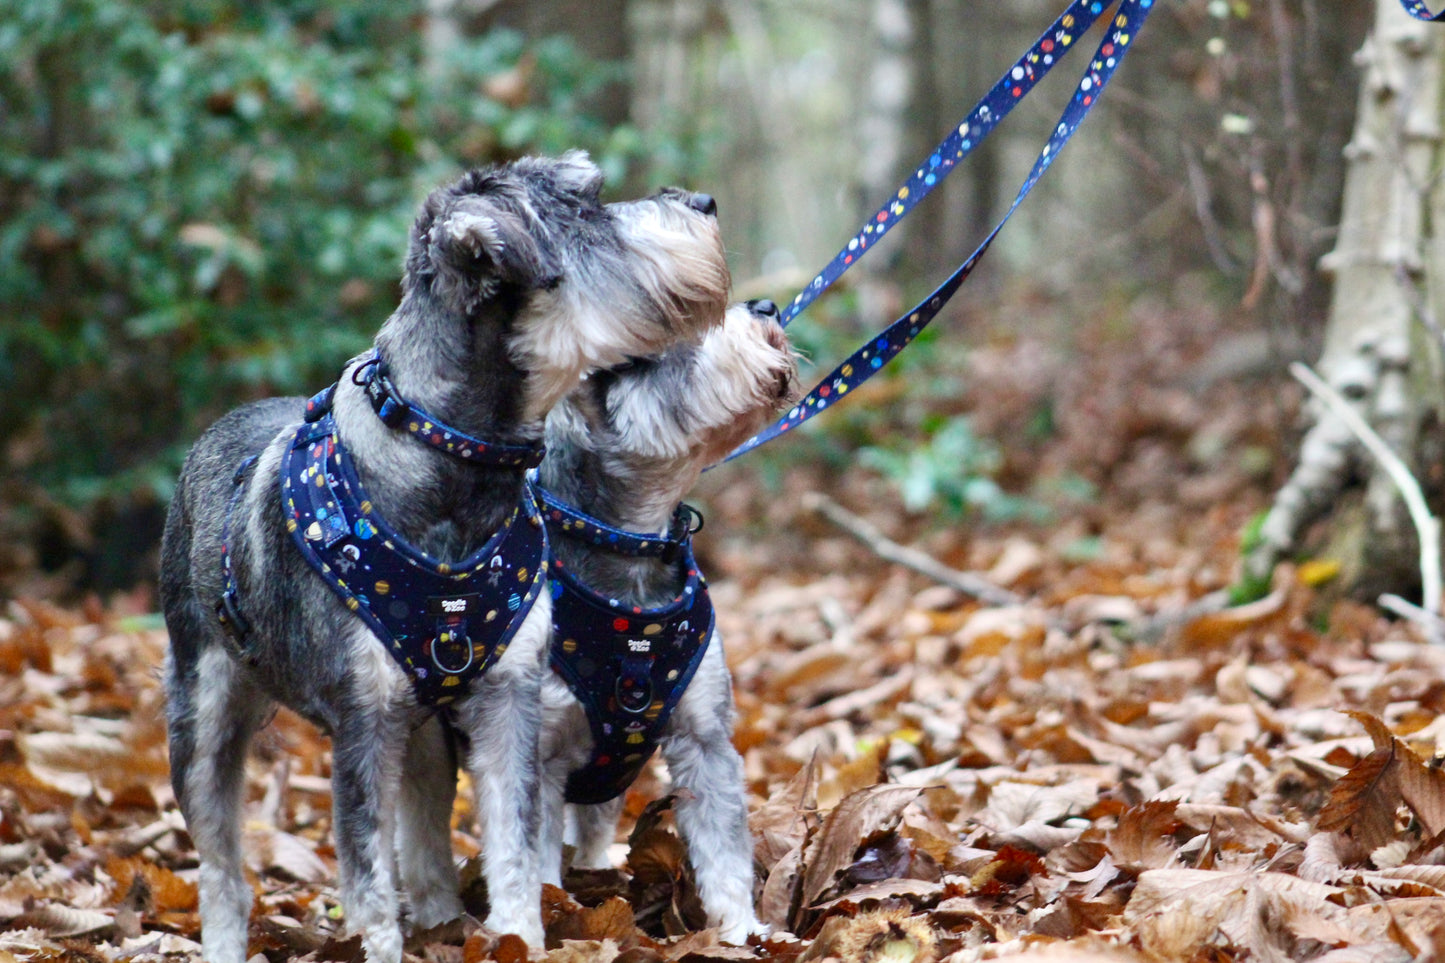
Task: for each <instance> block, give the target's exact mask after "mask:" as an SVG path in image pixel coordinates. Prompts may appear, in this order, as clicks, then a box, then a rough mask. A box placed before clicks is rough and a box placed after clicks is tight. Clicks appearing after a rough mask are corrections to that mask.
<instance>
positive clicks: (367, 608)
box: [281, 413, 548, 705]
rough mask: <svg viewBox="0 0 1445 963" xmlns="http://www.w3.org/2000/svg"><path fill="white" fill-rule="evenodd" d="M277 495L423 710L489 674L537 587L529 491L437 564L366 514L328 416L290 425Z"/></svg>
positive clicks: (304, 546)
mask: <svg viewBox="0 0 1445 963" xmlns="http://www.w3.org/2000/svg"><path fill="white" fill-rule="evenodd" d="M281 494H282V502H283V509H284V511H285V514H286V527H287V530H288V531H289V532H290V533H291V536H292V540H293V542H294V543H295V545H296V547H297V549H298V550H299V551H300V552H301V555H302V557H303V558H305V559H306V561H307V563H308V564H310V565H311V567H312V568H313V569H315V570H316V572H317V573H319V574H320V575H321V577H322V579H323V580H324V581H325V582H326V584H327V586H328V587H330V588H331V590H332V591H334V592H335V593H336V594H337V595H338V596H339V597H340V598H341V599H342V601H343V602H344V603H345V604H346V607H347V608H348V609H350V610H351V611H352V612H354V613H355V614H356V615H357V616H358V617H360V618H361V619H362V620H363V621H365V622H366V623H367V625H368V626H369V627H370V628H371V629H372V631H374V632H375V633H376V634H377V635H378V636H379V637H380V638H381V639H382V641H383V642H384V643H385V644H386V647H387V651H388V652H389V653H390V654H391V656H392V657H393V658H394V659H396V661H397V662H398V663H399V664H400V665H401V666H402V668H403V669H404V670H406V672H407V675H408V676H409V677H410V678H411V681H412V684H413V686H414V687H415V688H416V692H417V698H418V701H420V702H422V703H424V704H428V705H445V704H447V703H449V702H451V701H452V700H453V699H455V698H456V697H457V696H458V695H460V694H462V693H464V692H465V691H466V687H467V685H468V683H470V682H471V681H472V680H473V679H475V678H476V677H478V676H480V675H481V674H482V673H484V672H486V671H487V669H488V668H490V667H491V666H492V665H493V664H494V663H495V662H496V660H497V659H498V658H499V657H500V656H501V654H502V653H503V652H504V651H506V648H507V645H508V643H509V642H510V641H511V639H512V636H513V635H514V634H515V633H516V631H517V629H518V628H520V626H521V624H522V622H523V621H524V620H525V618H526V616H527V613H528V612H529V611H530V610H531V607H532V605H533V603H534V602H535V601H536V600H537V597H538V595H539V594H540V592H541V588H542V585H543V584H544V581H545V575H546V573H547V569H548V561H547V536H546V530H545V528H544V526H543V524H542V518H541V514H540V512H539V510H538V508H537V504H536V500H535V498H534V497H533V496H532V493H531V488H530V486H527V487H526V490H525V495H524V497H523V499H522V501H521V503H520V504H519V505H518V506H517V508H516V509H514V511H513V513H512V515H511V517H510V518H509V519H508V520H507V522H506V523H505V524H504V525H503V526H502V527H501V529H500V530H499V531H498V532H497V533H496V534H495V535H494V536H493V537H492V538H491V540H490V541H488V543H487V544H486V545H485V546H483V547H482V548H481V549H480V550H478V551H477V552H475V553H473V554H472V555H471V556H469V557H468V558H467V559H465V560H463V561H461V562H457V563H451V564H449V563H446V562H441V561H438V560H436V559H433V558H431V557H429V556H427V555H426V554H425V553H423V552H421V551H420V550H419V549H417V548H415V547H414V546H412V545H410V544H409V543H407V542H406V541H405V539H403V538H402V537H401V536H400V535H399V534H397V533H396V532H395V531H393V530H392V529H391V528H390V527H389V526H388V525H387V523H386V521H385V520H384V519H383V518H382V517H381V516H380V514H379V513H378V512H377V511H376V510H375V509H374V507H373V505H372V503H371V500H370V499H369V498H368V497H367V495H366V492H365V491H364V489H363V488H362V486H361V481H360V479H359V478H358V477H357V475H356V471H355V468H354V466H353V465H352V464H351V459H350V457H349V455H348V453H347V451H346V448H345V446H344V445H343V444H342V443H341V439H340V437H339V436H338V435H337V433H336V426H335V422H334V420H333V418H332V417H331V415H330V414H329V413H328V414H324V415H322V416H321V417H319V418H318V419H317V420H316V421H315V422H314V423H310V424H305V425H303V426H302V427H301V428H299V429H298V430H297V432H296V435H295V437H294V439H293V441H292V444H291V445H290V447H289V448H288V449H287V451H286V453H285V456H284V457H283V459H282V466H281Z"/></svg>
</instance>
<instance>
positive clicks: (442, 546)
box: [161, 153, 728, 963]
mask: <svg viewBox="0 0 1445 963" xmlns="http://www.w3.org/2000/svg"><path fill="white" fill-rule="evenodd" d="M600 185H601V174H600V173H599V172H598V170H597V168H596V167H595V166H594V165H593V164H592V163H591V161H590V160H588V159H587V157H586V155H585V154H581V153H571V154H567V155H564V156H563V157H561V158H559V159H551V160H549V159H538V158H526V159H523V160H520V161H517V162H515V163H512V164H509V165H506V166H503V167H498V168H493V169H489V170H483V171H474V172H471V173H469V174H467V175H466V176H464V177H463V178H461V180H459V181H458V182H457V183H455V184H453V185H451V186H450V187H446V188H442V189H439V190H437V191H435V192H433V193H432V194H431V195H430V196H429V197H428V198H427V199H426V201H425V203H424V204H423V205H422V208H421V213H420V215H419V216H418V217H417V220H416V222H415V224H414V225H413V227H412V230H411V236H410V245H409V252H408V255H407V260H406V271H405V276H404V279H403V285H402V291H403V293H402V298H401V302H400V305H399V306H398V307H397V309H396V311H395V312H394V313H393V314H392V316H391V317H390V318H389V319H388V320H387V322H386V324H385V325H384V326H383V327H382V328H381V330H380V332H379V333H378V335H377V337H376V345H377V347H378V348H380V349H381V351H382V352H383V354H384V356H385V357H386V359H387V361H388V362H389V364H390V366H391V369H392V377H393V379H394V381H395V384H396V386H397V388H398V390H399V391H400V392H401V393H402V394H403V395H404V396H405V397H407V398H408V399H409V400H411V401H413V402H414V403H417V404H419V405H421V406H423V407H425V408H427V409H428V410H429V411H431V412H433V413H434V414H436V415H437V416H438V417H439V418H441V419H442V420H444V421H446V422H448V423H449V424H452V425H454V426H455V427H457V428H459V429H461V430H462V431H465V432H467V433H469V434H473V435H478V436H482V437H485V438H489V439H493V440H496V441H500V442H508V443H514V444H515V443H519V442H524V441H535V440H538V439H539V438H540V437H541V435H542V432H543V418H544V417H545V415H546V412H547V411H548V410H549V409H550V408H551V407H552V405H553V404H554V403H555V402H556V401H557V400H559V399H560V398H561V397H562V395H563V394H565V392H566V391H567V390H569V389H570V388H571V386H573V385H575V384H576V383H577V381H578V379H579V378H580V377H581V376H582V375H583V374H585V373H586V372H587V371H588V370H590V369H592V368H594V367H596V366H602V365H613V364H617V363H619V362H620V361H622V360H623V359H624V358H626V357H628V356H631V355H636V354H640V353H646V352H655V351H658V350H661V349H662V348H663V347H665V346H666V345H669V344H672V343H674V342H676V341H678V340H679V339H684V340H685V339H688V338H695V337H697V336H700V334H701V332H702V330H703V329H704V328H705V327H706V326H707V325H709V324H713V323H715V321H716V316H717V314H718V313H719V312H721V310H722V305H723V304H724V303H725V299H726V297H727V285H728V278H727V268H726V262H725V259H724V256H723V250H722V244H721V240H720V238H719V236H718V233H717V224H716V220H715V218H713V217H711V216H708V215H706V214H704V213H702V212H700V211H699V210H697V209H695V208H693V207H691V206H689V203H688V201H689V195H684V194H680V193H677V192H669V193H665V194H662V195H658V196H656V197H653V198H648V199H644V200H640V201H634V202H629V203H626V204H614V205H607V206H604V205H602V204H601V203H600V202H599V200H598V190H599V188H600ZM659 238H662V239H664V241H665V243H666V244H667V245H668V246H669V249H670V250H671V251H672V252H673V254H674V255H675V256H672V255H664V256H661V257H660V256H659V254H658V247H659V244H660V243H663V242H661V241H659ZM356 363H357V359H353V361H352V363H351V364H349V365H348V366H347V370H346V373H345V374H344V375H343V376H342V378H341V380H340V387H339V388H338V390H337V393H336V398H335V404H334V412H335V417H336V422H337V425H338V430H339V431H340V433H341V436H342V437H343V439H344V440H345V442H346V444H347V446H348V447H349V449H350V450H351V451H352V453H353V455H354V459H355V464H356V468H357V471H358V474H359V475H360V476H361V479H362V481H363V484H364V485H365V486H366V488H367V489H368V491H369V493H370V495H371V497H372V500H373V503H374V506H375V511H376V512H378V513H379V514H380V515H382V516H383V517H384V518H386V519H387V521H388V522H389V523H390V524H391V526H392V527H393V528H395V529H396V530H397V531H399V532H400V533H402V534H403V535H404V537H405V538H406V539H407V540H408V541H410V542H411V543H412V544H414V545H415V546H417V547H418V548H420V549H421V550H422V551H424V552H426V553H427V554H429V555H431V556H432V557H435V558H439V559H461V558H464V557H465V556H467V555H468V554H470V553H471V552H472V551H474V550H475V549H477V548H478V547H480V546H481V545H482V544H483V543H485V541H486V540H487V539H488V538H489V537H490V536H491V535H492V533H493V532H494V530H495V529H496V528H497V526H498V525H499V524H500V523H501V522H502V521H503V520H504V519H505V518H506V517H507V516H508V514H509V513H510V512H511V511H512V509H513V507H514V506H515V505H516V503H517V500H518V498H519V497H520V495H521V492H522V486H523V476H522V473H521V471H520V469H518V470H511V469H502V468H490V467H482V466H477V465H463V464H460V463H459V462H456V461H455V460H453V459H450V458H448V457H447V456H445V455H443V454H440V453H438V452H435V451H433V450H431V449H430V448H427V447H426V446H424V445H421V444H418V443H417V442H416V441H415V440H414V439H412V438H410V437H408V436H405V435H404V434H401V433H397V432H393V431H392V430H390V429H388V428H387V427H385V425H383V424H382V423H381V421H380V420H379V419H378V418H377V417H376V416H375V414H374V413H373V412H372V411H371V408H370V405H369V404H368V403H367V401H366V400H365V398H364V396H363V395H362V389H361V388H359V387H357V386H356V385H355V384H353V383H352V381H351V379H350V377H349V375H350V373H351V370H352V368H353V367H354V366H355V364H356ZM302 412H303V399H300V398H288V399H276V400H271V401H264V402H260V403H257V404H252V405H248V406H245V407H243V408H239V409H237V410H236V411H233V412H231V413H230V414H228V415H226V416H225V417H223V418H221V419H220V420H219V421H218V422H216V424H215V425H213V426H212V427H211V428H210V429H209V430H208V431H207V432H206V433H205V434H204V435H203V436H202V438H201V439H200V440H199V441H198V442H197V443H196V445H195V447H194V448H193V449H192V451H191V453H190V455H189V457H188V458H187V460H186V465H185V468H184V469H183V471H182V475H181V479H180V483H179V485H178V488H177V493H176V497H175V500H174V502H173V504H172V506H171V509H170V513H169V515H168V518H167V523H166V531H165V537H164V542H163V546H162V563H161V601H162V604H163V607H164V610H165V615H166V624H167V627H168V628H169V630H170V634H171V648H170V653H169V656H168V659H167V669H166V684H167V694H168V700H169V701H168V708H167V724H168V729H169V734H170V744H171V778H172V781H173V784H174V786H175V790H176V796H177V799H178V800H179V801H180V803H181V807H182V811H183V813H184V815H185V817H186V820H187V824H188V826H189V827H190V830H191V834H192V836H193V838H194V839H195V842H196V848H197V851H198V853H199V855H200V859H201V874H200V875H201V918H202V942H203V946H204V953H205V956H206V958H207V959H208V960H210V961H211V963H241V961H243V960H244V959H245V956H246V950H247V946H246V922H247V918H248V916H249V911H250V905H251V892H250V888H249V886H248V885H247V884H246V883H245V881H244V879H243V877H242V875H241V857H240V842H239V832H240V825H239V824H240V816H241V806H242V798H241V793H242V788H243V787H242V778H241V776H242V766H243V763H244V757H245V751H246V747H247V744H248V742H249V739H250V737H251V735H252V734H253V733H254V731H255V730H256V728H257V727H258V726H259V725H260V724H261V722H262V720H263V719H264V718H265V715H266V712H267V710H268V707H269V706H270V705H271V703H272V701H273V700H275V701H279V702H282V703H284V704H286V705H288V706H290V707H291V708H293V709H295V710H296V711H297V712H299V713H300V714H302V715H303V716H305V717H306V718H308V719H310V720H311V721H313V722H314V723H316V724H317V725H318V726H320V727H322V728H323V729H324V730H325V731H327V732H328V733H329V734H330V735H331V736H332V739H333V748H334V763H333V778H332V790H333V798H334V805H335V817H334V820H333V825H334V831H335V834H336V851H337V856H338V862H339V866H340V876H341V880H340V883H341V894H342V903H343V906H344V908H345V910H346V913H347V918H348V923H349V925H350V928H351V929H352V930H354V931H359V932H360V933H361V935H362V939H363V945H364V946H365V948H366V952H367V956H368V958H369V959H371V960H377V961H386V963H394V961H397V960H399V959H400V957H401V929H400V924H399V916H400V912H401V905H402V899H401V896H400V895H399V892H398V886H399V884H403V885H406V886H409V887H413V888H414V891H413V893H412V894H411V897H412V911H413V913H414V916H415V918H416V920H417V921H418V922H421V923H424V924H431V923H437V922H442V921H443V920H442V919H441V918H439V917H445V916H446V915H448V914H453V915H454V914H455V913H456V912H459V911H460V904H459V903H458V902H457V900H456V895H455V880H456V876H455V870H454V868H453V867H452V865H451V863H450V858H449V857H450V853H449V839H448V840H447V842H446V843H443V844H438V843H436V842H433V843H432V844H431V845H430V846H428V847H427V848H426V850H425V852H417V851H416V850H415V849H414V848H413V847H412V844H413V843H414V842H415V841H416V840H417V839H419V838H423V837H430V838H432V839H433V840H434V837H435V835H436V830H437V828H438V827H440V826H445V824H446V823H445V818H446V817H445V816H441V817H438V814H437V809H436V807H437V805H438V801H437V797H440V805H444V806H446V812H448V813H449V811H450V802H451V796H452V794H454V792H455V783H454V780H453V779H451V776H450V774H451V773H453V772H454V770H453V769H452V768H451V767H450V766H449V765H448V763H449V762H450V760H451V755H450V754H451V750H450V749H449V748H448V747H447V746H446V745H445V744H444V743H439V742H438V741H437V740H436V738H435V736H434V734H428V733H426V732H425V731H423V732H420V733H418V734H417V735H416V736H415V737H412V735H411V734H412V733H413V731H414V730H415V729H416V728H417V726H418V724H419V723H420V722H422V721H423V720H424V719H425V718H426V712H425V710H423V709H422V708H420V707H418V705H417V702H416V698H415V694H414V693H413V691H412V689H411V686H410V685H409V684H408V683H407V681H406V679H405V677H404V676H403V675H402V673H401V671H400V669H399V668H398V666H397V665H396V664H395V663H394V662H393V661H392V659H391V658H390V657H389V656H388V655H387V654H386V653H385V651H384V649H383V648H382V644H381V642H380V640H378V639H377V638H376V637H375V636H374V635H373V634H372V633H371V632H370V631H369V630H368V629H367V628H366V626H365V624H364V623H363V622H361V621H360V619H358V618H356V617H355V616H353V615H351V614H350V613H349V612H348V611H347V609H346V608H345V606H344V605H343V604H342V603H341V601H340V600H339V599H338V598H337V597H336V596H335V595H334V594H333V593H332V592H331V591H330V590H329V589H328V588H327V587H326V586H325V584H323V582H322V581H321V579H320V577H319V576H317V575H316V574H315V573H314V572H313V571H312V570H311V569H310V568H309V567H308V566H307V565H306V563H305V562H304V560H303V559H302V558H301V555H300V553H299V552H298V551H297V550H296V549H295V548H294V546H293V545H292V544H290V537H289V535H288V534H287V531H286V526H285V519H284V517H283V512H282V501H281V494H280V490H279V478H278V473H279V462H280V458H281V454H282V451H283V449H284V446H285V445H286V444H288V442H289V439H290V437H291V434H292V432H293V430H294V428H295V426H296V425H297V424H298V423H299V422H300V421H301V418H302ZM248 456H259V457H258V460H257V462H256V464H255V466H254V467H253V468H252V469H250V470H249V471H248V472H246V474H245V476H244V479H243V481H242V483H241V485H242V488H241V492H240V497H239V500H238V502H237V504H236V509H235V513H234V517H233V520H232V533H231V535H232V537H231V540H230V548H231V558H232V564H233V566H234V569H235V573H236V579H237V582H238V585H239V589H240V597H241V605H242V608H243V612H244V614H245V616H246V618H247V620H248V621H249V623H250V625H251V627H252V632H251V633H250V635H249V636H248V637H247V639H246V651H245V662H244V664H243V663H242V662H241V661H238V660H237V659H236V658H233V656H234V655H235V654H236V653H235V652H234V651H233V650H234V649H235V646H234V644H233V643H232V642H231V641H230V640H229V638H228V637H227V636H225V634H224V633H223V632H222V630H221V628H220V626H219V624H218V622H217V619H216V617H215V614H214V606H215V603H216V601H217V599H218V598H219V597H220V593H221V591H222V573H221V556H220V542H221V532H222V525H223V521H224V518H225V515H226V507H227V503H228V501H229V500H230V499H231V496H232V491H233V483H232V476H233V473H234V472H235V471H236V467H237V465H238V464H239V463H241V461H242V459H244V458H246V457H248ZM549 618H550V603H549V601H548V600H547V599H546V598H545V596H544V598H542V599H541V600H539V601H538V603H537V605H536V606H535V607H534V608H533V610H532V612H531V614H530V615H529V617H528V618H527V620H526V622H525V623H524V624H523V626H522V628H521V630H520V631H519V632H518V634H517V636H516V637H515V638H514V640H513V641H512V644H511V645H510V646H509V647H508V649H507V651H506V654H505V655H504V656H503V657H502V658H501V659H500V660H499V661H498V663H497V665H496V666H495V667H494V668H493V669H492V670H491V671H490V672H489V673H488V674H487V675H486V676H484V677H483V678H482V679H481V680H480V681H479V682H477V683H476V684H474V686H473V688H472V690H471V691H470V692H468V693H467V694H466V696H465V697H464V698H463V699H462V700H459V702H458V703H457V704H456V719H457V723H458V727H459V728H460V729H461V730H462V731H463V732H464V733H465V734H466V735H467V736H468V738H469V740H470V750H469V752H468V755H467V758H466V759H465V760H463V762H464V764H465V765H466V767H467V769H468V770H469V772H470V775H471V777H472V780H473V784H474V786H475V787H476V791H477V796H478V807H477V808H478V812H479V813H482V814H483V816H484V820H483V822H484V825H483V827H482V831H483V834H484V841H485V844H486V848H487V855H486V866H485V875H486V879H487V883H488V888H489V891H490V893H491V894H492V910H491V915H490V916H489V918H488V920H487V922H488V925H489V926H491V927H492V928H493V929H496V930H500V931H507V932H515V933H519V934H520V935H521V936H522V937H523V938H524V939H526V940H527V941H528V943H530V944H532V945H533V946H540V945H541V937H542V931H541V920H540V907H539V897H540V891H539V886H540V883H539V882H538V874H537V870H536V866H535V862H534V859H533V857H532V855H531V854H532V845H531V843H532V837H533V835H534V833H535V828H536V823H537V814H536V810H535V803H534V800H535V798H536V792H535V786H536V784H537V778H538V776H537V767H536V758H537V727H538V725H539V722H540V720H539V711H538V708H537V706H538V695H539V690H540V686H541V681H542V678H543V674H544V671H545V666H546V661H545V659H546V645H547V636H548V631H549ZM425 728H426V727H423V729H425ZM409 743H410V745H409ZM438 768H443V769H444V770H445V771H446V772H447V773H448V774H449V775H448V776H447V777H445V778H442V777H438V776H436V771H437V770H438ZM449 784H450V790H448V788H447V787H448V785H449ZM398 844H400V845H402V846H405V847H407V851H406V852H405V853H404V858H402V859H401V860H400V862H398V860H397V858H396V854H395V849H396V847H397V845H398ZM439 859H446V865H444V866H435V865H429V864H428V863H427V861H428V860H439ZM398 877H400V878H398ZM448 884H449V885H450V887H451V891H450V894H448V893H447V892H446V886H447V885H448Z"/></svg>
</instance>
